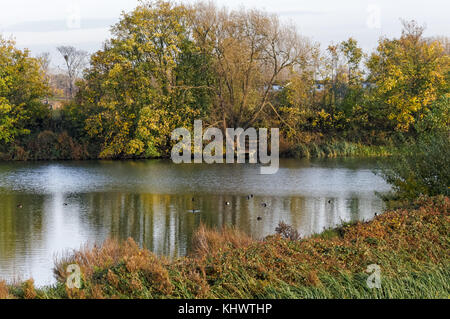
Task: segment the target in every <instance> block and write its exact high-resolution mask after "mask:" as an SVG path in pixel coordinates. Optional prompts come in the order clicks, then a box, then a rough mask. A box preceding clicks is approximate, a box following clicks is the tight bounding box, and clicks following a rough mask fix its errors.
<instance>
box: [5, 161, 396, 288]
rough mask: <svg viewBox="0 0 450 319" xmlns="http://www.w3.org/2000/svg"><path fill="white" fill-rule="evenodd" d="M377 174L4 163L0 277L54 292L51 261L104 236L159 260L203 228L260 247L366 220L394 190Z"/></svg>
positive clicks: (315, 166) (330, 165)
mask: <svg viewBox="0 0 450 319" xmlns="http://www.w3.org/2000/svg"><path fill="white" fill-rule="evenodd" d="M373 167H374V163H373V162H367V161H360V160H358V161H357V160H332V161H313V162H309V161H294V160H286V161H282V162H281V169H280V171H279V173H278V174H276V175H273V176H262V175H259V168H258V167H257V166H253V165H179V166H176V165H173V164H171V163H169V162H166V161H140V162H82V163H76V162H69V163H34V164H32V163H3V164H0V277H2V278H5V279H8V280H13V279H14V278H17V277H20V278H27V277H29V276H32V277H33V278H34V279H35V281H36V282H37V283H38V284H48V283H51V282H52V281H53V278H52V273H51V268H52V265H53V259H54V255H55V254H57V253H59V254H60V253H62V252H63V251H66V250H68V249H77V248H79V247H80V246H81V245H82V244H84V243H87V242H90V243H101V242H102V241H104V240H105V239H106V238H108V237H113V238H118V239H126V238H128V237H133V238H134V239H135V240H136V241H137V242H138V243H139V244H141V245H142V246H145V247H147V248H149V249H151V250H152V251H154V252H155V253H157V254H164V255H168V256H171V257H176V256H180V255H185V254H187V253H188V252H189V248H190V242H191V238H192V234H193V232H194V231H195V229H196V228H197V226H198V225H199V224H200V222H203V223H205V224H207V225H209V226H217V227H221V226H223V225H236V226H237V227H239V228H240V229H242V230H244V231H245V232H247V233H248V234H251V235H252V236H254V237H255V238H263V237H265V236H267V235H270V234H273V232H274V229H275V227H276V226H277V225H278V223H279V222H280V221H284V222H286V223H288V224H291V225H293V226H295V227H296V228H297V229H298V230H299V231H300V233H301V234H302V235H303V236H308V235H310V234H312V233H317V232H320V231H321V230H323V229H324V228H329V227H333V226H336V225H338V224H341V223H342V222H343V221H350V220H369V219H371V218H372V217H373V216H374V214H375V213H376V212H379V211H381V210H382V202H381V200H380V199H379V198H377V197H376V196H375V194H374V191H378V192H384V191H387V190H389V187H388V185H386V184H385V183H384V181H383V180H381V179H380V178H379V177H377V176H375V175H374V174H373V173H372V172H371V169H372V168H373ZM249 194H254V197H253V198H251V199H250V200H249V199H248V198H247V196H248V195H249ZM192 198H195V201H192ZM226 202H229V203H230V205H226ZM261 203H267V207H263V206H262V205H261ZM19 205H22V208H20V206H19ZM193 209H194V210H199V211H200V212H199V213H196V214H193V213H192V212H190V211H192V210H193ZM258 217H262V220H261V221H258Z"/></svg>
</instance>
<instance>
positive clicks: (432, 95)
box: [367, 21, 450, 131]
mask: <svg viewBox="0 0 450 319" xmlns="http://www.w3.org/2000/svg"><path fill="white" fill-rule="evenodd" d="M403 27H404V29H403V32H402V36H401V37H400V38H399V39H393V40H389V39H381V40H380V42H379V45H378V48H377V50H376V52H375V53H373V54H372V56H371V57H370V59H369V61H368V63H367V66H368V68H369V70H370V81H371V82H373V83H374V84H375V86H376V88H375V89H374V90H373V95H372V100H371V101H370V102H371V108H372V109H371V110H370V112H369V113H370V117H371V118H372V121H373V125H374V126H376V127H378V128H381V127H386V124H387V125H388V126H389V127H388V128H390V127H393V128H395V129H396V130H398V131H408V130H409V129H410V128H411V127H412V124H414V123H416V122H417V121H418V120H420V119H421V118H423V116H424V115H425V114H426V113H427V112H428V111H429V108H430V106H431V105H432V103H433V102H434V101H435V100H436V99H437V98H438V97H439V93H440V92H441V91H442V89H443V88H444V87H445V85H446V78H445V76H446V74H447V73H448V71H449V63H450V58H449V56H448V55H446V54H445V53H444V48H443V47H442V45H441V44H440V42H439V41H432V42H430V41H427V40H426V39H425V38H424V37H423V32H424V28H423V27H420V26H419V25H418V24H417V23H416V22H414V21H412V22H403ZM386 120H387V121H386Z"/></svg>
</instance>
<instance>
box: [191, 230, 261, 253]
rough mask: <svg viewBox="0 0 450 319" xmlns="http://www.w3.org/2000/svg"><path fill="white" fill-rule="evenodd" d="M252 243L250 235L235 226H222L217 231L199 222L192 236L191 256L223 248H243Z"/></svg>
mask: <svg viewBox="0 0 450 319" xmlns="http://www.w3.org/2000/svg"><path fill="white" fill-rule="evenodd" d="M252 243H254V240H253V239H252V238H251V237H249V236H248V235H246V234H245V233H243V232H242V231H239V230H238V229H236V228H232V227H224V228H222V229H221V230H219V231H217V230H212V229H207V228H206V226H205V225H203V224H201V225H200V227H199V228H198V229H197V231H196V232H195V234H194V236H193V241H192V247H193V251H194V253H193V256H195V257H204V256H207V255H210V254H212V253H214V252H217V251H223V250H225V249H236V248H245V247H248V246H249V245H251V244H252Z"/></svg>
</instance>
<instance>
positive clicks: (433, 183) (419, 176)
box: [381, 131, 450, 198]
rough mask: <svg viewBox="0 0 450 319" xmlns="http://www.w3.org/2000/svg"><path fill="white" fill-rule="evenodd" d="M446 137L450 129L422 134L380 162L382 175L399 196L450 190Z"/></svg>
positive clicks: (449, 159) (441, 192)
mask: <svg viewBox="0 0 450 319" xmlns="http://www.w3.org/2000/svg"><path fill="white" fill-rule="evenodd" d="M449 137H450V136H449V131H447V132H445V131H440V132H434V133H429V134H423V135H421V136H420V137H419V138H418V139H417V140H411V142H410V144H406V145H404V146H403V147H401V148H400V149H399V152H398V153H397V154H396V155H395V156H394V157H393V158H392V160H391V161H389V162H388V163H387V164H386V165H384V166H383V170H382V172H381V175H382V176H383V178H384V179H385V180H386V181H387V182H388V183H390V184H392V185H393V187H394V189H395V191H396V195H397V196H398V197H402V198H416V197H418V196H419V195H420V194H423V195H430V196H434V195H439V194H446V195H448V194H449V185H450V147H449V146H450V145H449Z"/></svg>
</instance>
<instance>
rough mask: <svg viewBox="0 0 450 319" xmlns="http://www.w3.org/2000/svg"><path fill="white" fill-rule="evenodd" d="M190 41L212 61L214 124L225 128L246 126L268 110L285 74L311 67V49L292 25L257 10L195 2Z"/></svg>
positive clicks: (260, 117)
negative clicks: (214, 94) (214, 92)
mask: <svg viewBox="0 0 450 319" xmlns="http://www.w3.org/2000/svg"><path fill="white" fill-rule="evenodd" d="M192 12H194V13H193V19H192V20H193V30H192V33H193V37H194V38H195V39H196V40H197V41H198V43H199V46H200V47H202V48H208V50H209V52H210V53H211V54H212V55H213V57H214V68H215V71H216V74H217V75H218V76H217V83H216V84H215V86H214V89H215V91H216V101H217V105H216V108H215V109H216V111H217V112H216V114H215V115H213V117H215V119H214V121H216V122H218V121H220V122H222V125H223V127H224V128H226V127H228V125H231V126H232V127H243V128H247V127H250V126H252V125H253V124H254V123H255V122H257V121H259V120H261V119H262V117H263V116H262V115H263V114H264V113H265V112H266V109H267V108H268V107H270V105H271V103H270V100H271V97H272V96H273V95H274V94H275V93H276V90H274V87H275V86H276V84H278V83H281V82H286V81H285V80H284V79H285V78H286V74H289V71H290V70H292V69H295V68H297V69H298V68H305V67H306V65H308V64H310V63H311V62H310V59H311V56H312V51H313V50H312V46H311V45H310V43H309V41H308V40H307V39H305V38H303V37H301V36H300V35H299V34H298V33H297V31H296V29H295V27H294V26H293V25H283V24H281V23H280V21H279V19H278V18H277V17H276V16H275V15H270V14H267V13H265V12H261V11H258V10H249V11H247V10H239V11H227V10H225V9H222V10H217V9H216V8H215V6H214V5H213V4H212V3H198V4H197V5H196V6H194V8H193V10H192Z"/></svg>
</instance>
